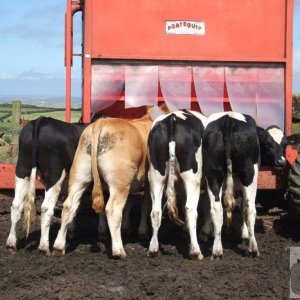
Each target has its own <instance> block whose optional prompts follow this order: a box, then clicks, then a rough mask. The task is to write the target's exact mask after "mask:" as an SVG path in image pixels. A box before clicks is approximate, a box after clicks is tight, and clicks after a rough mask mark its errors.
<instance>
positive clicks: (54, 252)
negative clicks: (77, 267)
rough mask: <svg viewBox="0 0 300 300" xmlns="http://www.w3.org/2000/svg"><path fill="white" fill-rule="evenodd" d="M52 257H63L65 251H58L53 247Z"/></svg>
mask: <svg viewBox="0 0 300 300" xmlns="http://www.w3.org/2000/svg"><path fill="white" fill-rule="evenodd" d="M52 255H65V249H59V248H57V247H53V250H52Z"/></svg>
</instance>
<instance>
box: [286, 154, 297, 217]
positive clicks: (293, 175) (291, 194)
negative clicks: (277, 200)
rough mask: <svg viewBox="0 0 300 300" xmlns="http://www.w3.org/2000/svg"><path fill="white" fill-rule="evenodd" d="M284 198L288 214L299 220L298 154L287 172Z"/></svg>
mask: <svg viewBox="0 0 300 300" xmlns="http://www.w3.org/2000/svg"><path fill="white" fill-rule="evenodd" d="M286 197H287V201H288V204H289V211H290V213H291V214H292V215H293V216H295V217H296V218H299V219H300V154H299V155H298V157H297V159H296V160H295V162H294V163H293V164H292V165H291V168H290V171H289V175H288V187H287V194H286Z"/></svg>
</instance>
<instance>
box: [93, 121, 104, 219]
mask: <svg viewBox="0 0 300 300" xmlns="http://www.w3.org/2000/svg"><path fill="white" fill-rule="evenodd" d="M97 123H98V122H95V123H93V125H92V128H93V129H92V141H91V156H92V157H91V160H92V176H93V180H94V186H93V191H92V199H93V200H92V207H93V209H94V211H95V212H96V213H100V212H102V211H103V209H104V196H103V188H102V184H101V179H100V174H99V172H98V151H97V149H98V143H99V138H100V135H101V131H100V133H98V132H97V130H96V128H97V127H96V124H97ZM98 126H99V125H98Z"/></svg>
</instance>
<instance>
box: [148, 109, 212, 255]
mask: <svg viewBox="0 0 300 300" xmlns="http://www.w3.org/2000/svg"><path fill="white" fill-rule="evenodd" d="M205 125H206V117H204V116H203V115H202V114H200V113H198V112H194V111H187V110H182V111H176V112H173V113H171V114H168V115H166V116H162V117H160V118H158V119H156V120H155V123H154V125H153V127H152V129H151V131H150V134H149V137H148V161H149V171H148V179H149V185H150V193H151V198H152V211H151V214H150V215H151V223H152V228H153V234H152V238H151V241H150V246H149V249H148V252H147V255H148V256H154V255H157V253H158V250H159V243H158V230H159V227H160V225H161V217H162V208H161V202H162V196H163V193H164V189H165V188H166V195H167V203H166V206H167V208H168V212H169V216H170V217H171V219H173V220H174V221H175V222H176V223H183V222H182V221H181V220H180V219H179V216H178V208H177V204H176V201H177V200H176V191H175V184H174V181H175V177H179V178H180V180H181V181H182V183H183V185H184V189H185V194H186V204H185V217H186V225H187V228H188V231H189V235H190V249H189V254H190V256H192V257H196V258H197V259H199V260H201V259H202V258H203V256H202V253H201V250H200V247H199V244H198V241H197V233H196V226H197V217H198V214H197V206H198V202H199V197H200V183H201V177H202V153H201V148H202V134H203V131H204V128H205Z"/></svg>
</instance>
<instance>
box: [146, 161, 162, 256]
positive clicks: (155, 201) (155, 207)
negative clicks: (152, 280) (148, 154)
mask: <svg viewBox="0 0 300 300" xmlns="http://www.w3.org/2000/svg"><path fill="white" fill-rule="evenodd" d="M148 179H149V185H150V194H151V199H152V210H151V214H150V217H151V224H152V228H153V231H152V238H151V241H150V245H149V249H148V252H147V255H148V256H149V255H150V256H151V255H152V254H155V253H158V249H159V244H158V230H159V227H160V225H161V216H162V209H161V200H162V196H163V191H164V186H165V179H166V176H162V175H161V174H160V173H159V172H158V171H157V170H155V169H154V167H153V165H152V164H151V163H150V167H149V171H148Z"/></svg>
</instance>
